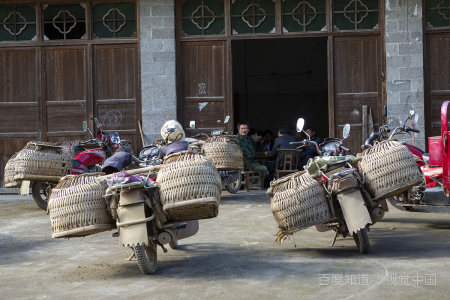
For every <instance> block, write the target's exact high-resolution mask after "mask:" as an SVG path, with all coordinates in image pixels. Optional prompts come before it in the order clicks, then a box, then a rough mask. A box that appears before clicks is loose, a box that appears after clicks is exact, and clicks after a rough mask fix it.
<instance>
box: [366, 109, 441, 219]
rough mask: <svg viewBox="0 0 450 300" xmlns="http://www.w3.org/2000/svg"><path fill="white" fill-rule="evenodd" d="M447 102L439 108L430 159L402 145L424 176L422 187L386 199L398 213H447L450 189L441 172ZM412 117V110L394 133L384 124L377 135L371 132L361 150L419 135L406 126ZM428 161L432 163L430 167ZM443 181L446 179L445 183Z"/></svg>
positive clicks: (417, 150) (413, 147)
mask: <svg viewBox="0 0 450 300" xmlns="http://www.w3.org/2000/svg"><path fill="white" fill-rule="evenodd" d="M449 103H450V102H449V101H446V102H444V103H443V104H442V106H441V137H440V138H439V143H438V144H437V146H438V149H436V150H437V151H436V153H432V156H431V157H430V155H429V154H428V153H425V152H424V151H422V150H421V149H420V148H418V147H416V146H414V145H410V144H406V143H405V146H406V147H407V148H408V150H409V151H410V152H411V153H412V154H413V155H414V158H415V160H416V163H417V166H418V167H419V168H420V170H421V171H422V174H423V176H424V181H423V183H422V184H421V185H418V186H415V187H413V188H411V189H410V190H408V191H407V192H404V193H401V194H400V195H398V196H395V197H392V198H389V199H388V201H389V202H390V203H391V204H392V206H394V207H395V208H397V209H399V210H402V211H409V212H428V213H450V201H449V199H448V198H447V197H448V194H449V187H450V186H449V182H448V176H445V175H444V174H445V171H444V169H445V168H446V165H447V163H446V162H447V159H446V153H445V151H446V148H445V147H446V137H447V135H448V133H447V132H448V131H447V109H448V105H449ZM383 115H384V116H385V115H386V110H384V112H383ZM414 116H415V110H414V109H411V110H410V112H409V116H408V118H407V119H406V120H405V122H404V123H403V125H402V126H399V127H396V128H395V129H394V130H391V129H389V127H388V126H387V125H383V126H381V127H380V128H379V130H378V132H376V131H374V132H372V133H371V135H370V137H369V138H368V139H367V140H366V141H365V143H364V145H363V146H362V148H363V149H366V148H368V147H371V146H373V145H374V143H376V142H380V141H383V140H390V139H393V138H396V136H398V135H401V134H411V132H413V133H420V131H419V130H417V129H414V128H411V127H408V126H406V122H407V121H408V120H411V119H413V118H414ZM430 147H431V146H430ZM441 155H442V156H441ZM430 160H431V161H432V162H433V164H430ZM436 162H437V163H436ZM447 170H448V167H447ZM445 178H447V180H446V179H445Z"/></svg>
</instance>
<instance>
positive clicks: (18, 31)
mask: <svg viewBox="0 0 450 300" xmlns="http://www.w3.org/2000/svg"><path fill="white" fill-rule="evenodd" d="M35 37H36V10H35V8H34V7H32V6H29V5H12V6H0V41H29V40H34V39H35Z"/></svg>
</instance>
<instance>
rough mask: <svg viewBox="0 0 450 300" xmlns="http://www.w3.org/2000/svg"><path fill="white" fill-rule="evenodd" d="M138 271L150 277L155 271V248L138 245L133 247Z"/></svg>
mask: <svg viewBox="0 0 450 300" xmlns="http://www.w3.org/2000/svg"><path fill="white" fill-rule="evenodd" d="M134 252H135V254H136V258H137V261H138V266H139V269H140V270H141V272H142V273H144V274H146V275H150V274H153V273H155V271H156V260H157V255H156V246H153V245H150V246H146V245H145V244H144V245H138V246H136V247H134Z"/></svg>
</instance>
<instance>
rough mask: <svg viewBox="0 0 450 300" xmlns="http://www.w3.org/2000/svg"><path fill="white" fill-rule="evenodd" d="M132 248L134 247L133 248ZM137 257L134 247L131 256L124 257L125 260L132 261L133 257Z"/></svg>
mask: <svg viewBox="0 0 450 300" xmlns="http://www.w3.org/2000/svg"><path fill="white" fill-rule="evenodd" d="M131 249H133V248H131ZM135 257H136V252H135V251H134V249H133V253H131V255H130V257H128V258H126V259H124V260H125V261H131V260H132V259H133V258H135Z"/></svg>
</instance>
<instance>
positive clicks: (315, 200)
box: [267, 171, 331, 243]
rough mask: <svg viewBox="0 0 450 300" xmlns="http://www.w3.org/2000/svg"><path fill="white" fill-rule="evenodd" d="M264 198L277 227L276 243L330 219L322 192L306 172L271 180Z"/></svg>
mask: <svg viewBox="0 0 450 300" xmlns="http://www.w3.org/2000/svg"><path fill="white" fill-rule="evenodd" d="M267 195H268V196H269V197H270V203H271V204H270V207H271V209H272V213H273V216H274V218H275V220H276V221H277V223H278V227H279V228H280V230H279V231H278V232H277V234H276V237H277V238H276V240H275V242H278V243H282V242H283V241H284V240H285V239H286V238H287V236H288V235H290V234H293V233H295V232H296V231H299V230H302V229H306V228H308V227H310V226H313V225H316V224H319V223H323V222H326V221H328V220H330V219H331V211H330V208H329V206H328V201H327V198H326V194H325V190H324V189H323V187H322V186H321V185H320V183H319V182H318V181H316V180H315V179H313V178H312V177H311V176H309V174H308V172H307V171H300V172H296V173H293V174H290V175H288V176H284V177H282V178H280V179H278V180H275V181H272V182H271V183H270V188H269V189H268V190H267Z"/></svg>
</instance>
